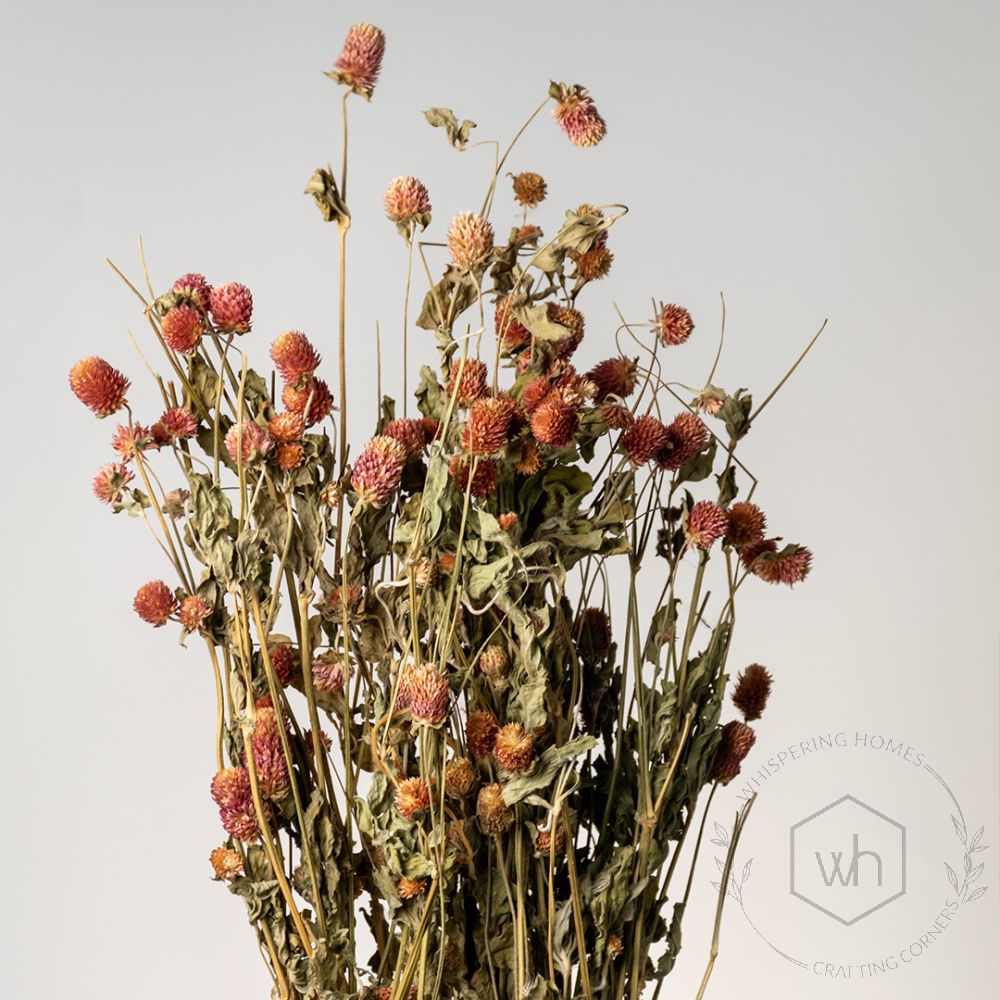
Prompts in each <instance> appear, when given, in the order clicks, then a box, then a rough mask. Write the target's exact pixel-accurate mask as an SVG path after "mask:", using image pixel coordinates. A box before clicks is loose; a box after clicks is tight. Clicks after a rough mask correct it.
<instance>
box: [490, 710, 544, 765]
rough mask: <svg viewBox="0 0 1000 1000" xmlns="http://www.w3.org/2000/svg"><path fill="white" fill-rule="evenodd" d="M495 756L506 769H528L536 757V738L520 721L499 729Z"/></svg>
mask: <svg viewBox="0 0 1000 1000" xmlns="http://www.w3.org/2000/svg"><path fill="white" fill-rule="evenodd" d="M493 756H494V758H495V759H496V762H497V765H498V766H499V767H500V768H501V769H502V770H504V771H511V772H519V771H527V770H528V769H529V768H530V767H531V765H532V763H533V762H534V759H535V738H534V737H533V736H532V735H531V733H529V732H528V731H527V730H526V729H525V728H524V727H523V726H522V725H521V724H520V723H519V722H509V723H507V725H506V726H502V727H501V728H500V729H499V730H497V736H496V742H495V743H494V744H493Z"/></svg>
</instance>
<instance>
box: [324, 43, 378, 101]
mask: <svg viewBox="0 0 1000 1000" xmlns="http://www.w3.org/2000/svg"><path fill="white" fill-rule="evenodd" d="M384 55H385V35H384V34H383V33H382V32H381V31H380V30H379V29H378V28H376V27H375V25H374V24H354V25H352V26H351V27H350V28H349V29H348V32H347V37H346V38H345V39H344V47H343V48H342V49H341V50H340V55H339V56H337V61H336V62H335V63H334V64H333V66H334V68H333V69H332V70H330V71H329V72H328V73H327V74H326V75H327V76H328V77H330V79H331V80H336V81H337V83H340V84H343V85H344V86H345V87H347V88H348V89H349V90H351V92H352V93H355V94H358V95H360V96H361V97H363V98H365V100H370V99H371V96H372V94H373V93H374V91H375V84H376V83H378V75H379V71H380V70H381V69H382V58H383V56H384Z"/></svg>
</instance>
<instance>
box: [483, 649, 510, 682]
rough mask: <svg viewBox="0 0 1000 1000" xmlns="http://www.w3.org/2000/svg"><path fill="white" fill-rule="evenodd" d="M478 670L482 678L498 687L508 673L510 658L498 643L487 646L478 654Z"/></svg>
mask: <svg viewBox="0 0 1000 1000" xmlns="http://www.w3.org/2000/svg"><path fill="white" fill-rule="evenodd" d="M479 669H480V670H481V671H482V672H483V676H484V677H485V678H486V679H487V680H488V681H489V682H490V683H491V684H493V685H495V686H496V685H500V684H502V683H503V682H504V681H506V679H507V674H508V673H510V658H509V657H508V656H507V650H506V649H505V648H504V647H503V646H501V645H500V644H499V643H493V644H492V645H490V646H487V647H486V648H485V649H484V650H483V651H482V653H480V654H479Z"/></svg>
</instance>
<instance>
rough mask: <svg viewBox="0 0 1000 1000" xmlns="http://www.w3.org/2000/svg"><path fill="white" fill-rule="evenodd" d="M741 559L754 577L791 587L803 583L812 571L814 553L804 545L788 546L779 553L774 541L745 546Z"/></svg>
mask: <svg viewBox="0 0 1000 1000" xmlns="http://www.w3.org/2000/svg"><path fill="white" fill-rule="evenodd" d="M740 558H741V559H742V561H743V565H744V566H746V567H747V568H748V569H749V570H750V572H751V573H753V574H754V576H759V577H760V578H761V579H762V580H764V581H765V582H767V583H784V584H787V585H788V586H789V587H791V586H794V585H795V584H796V583H801V582H802V581H803V580H804V579H805V578H806V577H807V576H808V575H809V571H810V570H811V569H812V552H811V551H810V550H809V549H807V548H806V547H805V546H804V545H786V546H785V547H784V548H783V549H781V550H780V551H779V550H778V543H777V542H776V541H774V540H773V539H769V540H767V541H762V542H754V543H752V544H750V545H747V546H745V547H744V548H743V549H742V551H741V552H740Z"/></svg>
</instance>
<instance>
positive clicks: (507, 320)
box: [493, 299, 531, 351]
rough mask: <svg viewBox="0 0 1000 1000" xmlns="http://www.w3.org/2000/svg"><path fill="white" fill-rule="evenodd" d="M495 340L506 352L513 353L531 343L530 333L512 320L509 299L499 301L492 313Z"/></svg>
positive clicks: (512, 312)
mask: <svg viewBox="0 0 1000 1000" xmlns="http://www.w3.org/2000/svg"><path fill="white" fill-rule="evenodd" d="M493 323H494V326H495V327H496V335H497V339H498V340H499V341H500V346H501V347H503V349H504V350H506V351H515V350H517V349H518V348H519V347H524V346H525V344H530V343H531V331H530V330H528V328H527V327H526V326H524V325H523V324H522V323H520V322H518V321H517V319H515V318H514V310H513V309H512V308H511V305H510V299H499V300H498V301H497V304H496V307H495V308H494V311H493Z"/></svg>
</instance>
